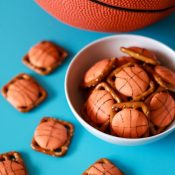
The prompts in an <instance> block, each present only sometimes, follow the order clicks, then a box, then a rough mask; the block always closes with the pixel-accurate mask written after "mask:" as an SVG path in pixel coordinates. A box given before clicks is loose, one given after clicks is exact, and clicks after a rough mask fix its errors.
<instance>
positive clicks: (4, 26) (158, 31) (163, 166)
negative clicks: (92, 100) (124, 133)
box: [0, 0, 175, 175]
mask: <svg viewBox="0 0 175 175" xmlns="http://www.w3.org/2000/svg"><path fill="white" fill-rule="evenodd" d="M174 21H175V14H173V15H172V16H170V17H168V18H167V19H165V20H163V21H161V22H159V23H157V24H155V25H153V26H151V27H148V28H145V29H143V30H140V31H137V32H132V33H134V34H139V35H145V36H148V37H152V38H154V39H157V40H159V41H162V42H164V43H165V44H167V45H169V46H170V47H172V48H173V49H175V22H174ZM107 35H109V34H104V33H103V34H102V33H95V32H87V31H82V30H79V29H75V28H72V27H69V26H67V25H64V24H62V23H60V22H58V21H56V20H55V19H54V18H52V17H51V16H49V15H48V14H46V13H45V12H44V11H43V10H42V9H41V8H40V7H38V6H37V5H36V4H35V3H34V2H33V1H21V0H0V88H2V86H3V85H4V84H6V83H7V82H8V81H9V80H10V79H11V78H12V77H13V76H14V75H16V74H18V73H20V72H26V73H29V74H31V75H33V76H34V77H36V79H37V80H38V81H39V82H40V83H41V84H42V85H43V86H44V87H45V88H46V89H47V91H48V93H49V97H48V99H47V100H46V101H45V102H44V103H43V104H42V105H40V106H39V107H38V108H36V109H35V110H33V111H31V112H29V113H26V114H21V113H19V112H18V111H16V110H15V109H14V108H13V107H11V105H9V103H8V102H7V101H6V100H4V98H3V97H2V96H1V95H0V118H1V120H0V140H1V141H0V152H1V153H3V152H7V151H11V150H16V151H20V152H21V153H22V155H23V157H24V159H25V162H26V165H27V168H28V170H29V172H30V175H54V174H60V175H70V174H72V175H80V174H81V173H82V172H83V171H84V170H85V169H86V168H87V167H88V166H89V165H90V164H92V163H93V162H94V161H96V160H97V159H99V158H101V157H107V158H109V159H111V160H112V161H113V162H114V163H115V164H116V165H118V167H119V168H121V169H122V170H123V171H124V172H125V173H126V174H128V175H156V174H159V175H174V174H175V171H174V168H175V133H172V134H170V135H169V136H168V137H166V138H165V139H163V140H161V141H158V142H156V143H153V144H149V145H144V146H135V147H125V146H116V145H112V144H109V143H106V142H104V141H101V140H99V139H97V138H96V137H94V136H92V135H91V134H90V133H88V132H87V131H86V130H85V129H84V128H83V127H82V126H81V125H80V124H79V123H78V121H77V120H76V119H75V118H74V116H73V114H72V113H71V111H70V109H69V107H68V104H67V102H66V98H65V94H64V76H65V73H66V69H67V67H68V64H69V62H70V61H71V59H72V57H73V55H75V54H76V53H77V52H78V51H79V50H80V49H81V48H82V47H83V46H85V45H86V44H88V43H89V42H91V41H94V40H95V39H98V38H101V37H104V36H107ZM43 39H48V40H53V41H55V42H57V43H58V44H60V45H62V46H63V47H65V48H66V49H67V50H68V51H69V53H70V57H69V59H68V60H67V61H66V62H65V63H64V64H63V65H62V66H61V67H60V68H59V69H57V70H56V71H55V72H54V73H53V74H51V75H49V76H45V77H43V76H40V75H38V74H36V73H34V72H33V71H31V70H30V69H28V68H27V67H26V66H24V65H23V64H22V62H21V59H22V57H23V55H24V54H25V53H26V52H27V51H28V49H29V48H30V47H31V46H32V45H33V44H35V43H37V42H38V41H41V40H43ZM43 116H54V117H58V118H61V119H65V120H68V121H71V122H72V123H73V124H74V125H75V128H76V131H75V136H74V138H73V141H72V144H71V146H70V149H69V151H68V154H67V155H66V156H65V157H63V158H53V157H50V156H47V155H44V154H41V153H38V152H35V151H33V150H32V149H31V148H30V143H31V139H32V136H33V132H34V129H35V128H36V126H37V124H38V123H39V121H40V119H41V118H42V117H43Z"/></svg>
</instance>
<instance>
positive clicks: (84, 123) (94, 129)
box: [64, 34, 175, 143]
mask: <svg viewBox="0 0 175 175" xmlns="http://www.w3.org/2000/svg"><path fill="white" fill-rule="evenodd" d="M120 37H126V38H127V37H137V38H143V39H148V40H150V41H153V42H157V43H158V44H160V45H162V46H163V47H166V49H168V50H169V51H170V52H172V53H173V54H174V55H175V52H174V50H173V49H171V48H170V47H169V46H168V45H166V44H164V43H162V42H160V41H158V40H155V39H153V38H150V37H147V36H142V35H135V34H117V35H116V34H114V35H110V36H107V37H102V38H100V39H97V40H95V41H93V42H90V43H89V44H87V45H85V46H84V47H83V48H82V49H80V50H79V51H78V53H77V54H76V55H75V56H74V57H73V58H72V60H71V62H70V63H69V66H68V68H67V71H66V75H65V82H64V89H65V96H66V100H67V103H68V105H69V107H70V109H71V111H72V113H73V115H74V117H75V118H76V119H77V120H78V121H79V122H80V123H81V125H83V127H84V126H86V127H87V128H88V129H89V130H92V131H94V132H96V133H97V134H98V135H101V136H104V137H105V138H106V137H108V138H109V139H110V140H117V141H123V142H128V143H135V142H136V141H137V142H138V141H150V140H155V139H157V138H161V137H163V136H165V135H167V134H169V133H171V132H173V130H175V125H174V126H172V127H171V128H169V129H167V130H166V131H164V132H162V133H160V134H157V135H154V136H150V137H144V138H122V137H117V136H113V135H110V134H107V133H104V132H102V131H99V130H98V129H96V128H94V127H92V126H91V125H90V124H88V123H87V122H86V121H85V120H83V118H82V117H81V116H80V115H79V114H78V113H77V111H76V110H75V109H74V107H73V105H72V103H71V101H70V99H69V93H68V76H69V72H70V69H71V67H72V65H73V63H74V62H75V61H76V58H77V57H78V56H79V55H80V54H81V53H82V52H83V51H84V50H86V49H87V48H89V47H92V46H93V45H95V44H98V43H100V42H103V41H105V40H110V39H114V38H116V39H117V38H120ZM87 128H85V129H87Z"/></svg>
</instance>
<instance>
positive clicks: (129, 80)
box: [115, 65, 150, 97]
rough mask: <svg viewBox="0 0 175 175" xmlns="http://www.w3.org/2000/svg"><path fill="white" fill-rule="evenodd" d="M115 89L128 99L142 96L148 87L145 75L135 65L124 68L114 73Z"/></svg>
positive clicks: (147, 78)
mask: <svg viewBox="0 0 175 175" xmlns="http://www.w3.org/2000/svg"><path fill="white" fill-rule="evenodd" d="M115 76H116V79H115V87H116V89H117V90H118V92H120V93H121V94H123V95H125V96H128V97H136V96H140V95H142V93H144V92H145V91H146V90H147V88H148V86H149V81H150V79H149V77H148V75H147V73H146V72H145V71H144V70H143V69H142V68H141V67H140V66H137V65H134V66H132V67H124V68H123V69H122V70H121V71H119V72H118V73H116V75H115Z"/></svg>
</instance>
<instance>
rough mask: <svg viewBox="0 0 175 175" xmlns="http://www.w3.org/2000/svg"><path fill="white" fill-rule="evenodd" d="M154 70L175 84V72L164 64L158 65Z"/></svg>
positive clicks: (165, 79)
mask: <svg viewBox="0 0 175 175" xmlns="http://www.w3.org/2000/svg"><path fill="white" fill-rule="evenodd" d="M154 71H155V72H156V73H157V74H158V75H159V76H160V77H161V78H162V79H163V80H164V81H166V82H168V83H171V84H172V85H174V86H175V72H173V71H172V70H170V69H168V68H166V67H164V66H156V67H155V68H154Z"/></svg>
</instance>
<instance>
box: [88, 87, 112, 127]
mask: <svg viewBox="0 0 175 175" xmlns="http://www.w3.org/2000/svg"><path fill="white" fill-rule="evenodd" d="M113 104H114V99H113V97H112V95H111V94H110V93H109V92H108V91H106V90H94V91H93V92H92V93H91V95H90V96H89V98H88V100H87V102H86V112H87V115H88V117H89V118H90V119H91V120H92V121H93V122H94V123H95V124H104V123H105V122H106V121H108V120H109V118H110V112H111V109H112V105H113Z"/></svg>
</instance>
